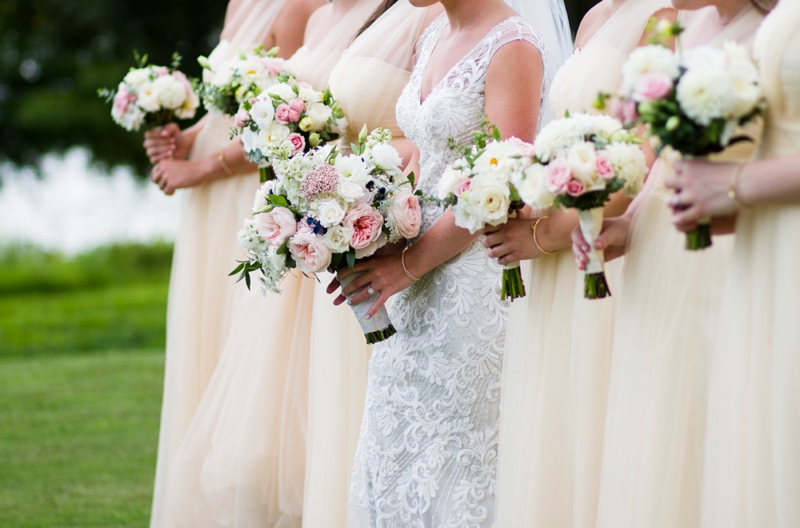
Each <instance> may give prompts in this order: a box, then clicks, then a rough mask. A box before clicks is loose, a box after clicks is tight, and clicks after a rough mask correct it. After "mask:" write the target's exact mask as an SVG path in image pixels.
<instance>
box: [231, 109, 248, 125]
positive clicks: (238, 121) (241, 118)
mask: <svg viewBox="0 0 800 528" xmlns="http://www.w3.org/2000/svg"><path fill="white" fill-rule="evenodd" d="M233 119H234V121H235V123H234V124H235V125H236V126H237V127H239V128H244V127H246V126H247V123H248V122H249V121H250V114H248V113H247V110H245V109H241V110H239V111H238V112H236V116H235V117H234V118H233Z"/></svg>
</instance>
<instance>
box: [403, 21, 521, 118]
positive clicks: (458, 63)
mask: <svg viewBox="0 0 800 528" xmlns="http://www.w3.org/2000/svg"><path fill="white" fill-rule="evenodd" d="M441 16H443V17H445V19H446V18H447V15H446V14H442V15H441ZM515 19H521V17H520V16H519V15H513V16H510V17H508V18H505V19H503V20H501V21H500V22H498V23H497V24H495V25H494V26H492V28H491V29H490V30H489V31H487V32H486V34H485V35H484V36H483V37H481V39H480V40H479V41H478V42H476V43H475V45H474V46H472V49H470V50H469V51H468V52H467V53H466V54H465V55H464V56H463V57H461V58H460V59H458V61H456V63H455V64H453V66H452V67H451V68H450V69H449V70H447V73H445V75H444V77H442V78H441V80H439V82H438V83H436V84H435V85H434V86H433V88H432V89H431V91H430V92H428V95H426V96H425V99H422V84H423V81H425V72H427V71H428V63H429V62H430V60H431V57H432V56H433V54H434V52H435V51H436V48H437V46H438V45H439V39H440V38H441V37H442V32H444V28H445V27H447V26H449V25H450V21H449V20H447V21H446V22H445V23H444V24H442V27H441V29H439V34H438V35H436V41H435V42H434V43H433V48H432V49H431V51H430V53H428V56H427V57H425V64H423V66H422V72H420V78H419V85H418V86H417V98H416V99H417V105H418V106H420V107H421V106H423V105H424V104H425V103H426V102H427V101H428V99H430V97H431V95H433V94H434V93H436V92H437V91H438V90H439V88H440V87H441V86H442V85H443V84H444V83H445V81H447V79H449V78H450V75H452V73H453V72H454V71H455V70H456V68H458V67H459V66H461V63H462V62H464V60H465V59H466V58H467V57H469V56H471V55H472V54H473V53H474V52H475V50H477V49H478V48H479V47H480V45H481V44H483V41H484V40H486V39H487V38H489V35H491V34H492V33H493V32H494V30H495V29H497V28H498V27H500V26H501V25H502V24H505V23H506V22H508V21H509V20H515Z"/></svg>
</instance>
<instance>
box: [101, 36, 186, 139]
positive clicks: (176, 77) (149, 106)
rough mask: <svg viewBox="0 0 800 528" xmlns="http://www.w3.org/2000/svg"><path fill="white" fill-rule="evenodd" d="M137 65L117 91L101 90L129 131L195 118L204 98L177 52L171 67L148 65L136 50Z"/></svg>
mask: <svg viewBox="0 0 800 528" xmlns="http://www.w3.org/2000/svg"><path fill="white" fill-rule="evenodd" d="M134 57H135V59H136V62H137V66H138V67H137V68H131V69H130V71H129V72H128V73H127V74H126V75H125V77H124V78H123V79H122V82H121V83H120V84H119V86H117V89H116V90H109V89H107V88H103V89H100V90H98V94H99V95H100V97H102V98H104V99H105V100H106V102H111V103H113V104H112V107H111V117H112V118H113V119H114V122H115V123H117V124H118V125H120V126H121V127H122V128H124V129H125V130H127V131H129V132H130V131H137V132H138V131H139V129H140V128H141V127H142V126H143V125H144V126H147V127H160V126H164V125H166V124H167V123H170V122H171V121H173V120H174V119H176V118H177V119H192V118H193V117H194V115H195V111H196V110H197V107H198V106H200V100H199V98H198V97H197V95H196V94H195V92H194V89H193V87H192V82H191V81H190V80H189V79H188V78H187V77H186V75H184V74H183V73H182V72H180V71H179V70H178V68H179V67H180V63H181V57H180V56H179V55H178V54H177V53H176V54H175V55H173V58H172V64H171V66H170V67H166V66H155V65H152V64H151V65H148V64H147V55H144V56H142V57H140V56H139V54H138V53H136V52H134Z"/></svg>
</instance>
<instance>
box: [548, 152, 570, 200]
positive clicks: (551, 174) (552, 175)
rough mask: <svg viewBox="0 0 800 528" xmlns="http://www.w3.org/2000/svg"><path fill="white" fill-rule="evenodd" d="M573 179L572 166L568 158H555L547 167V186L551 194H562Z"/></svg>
mask: <svg viewBox="0 0 800 528" xmlns="http://www.w3.org/2000/svg"><path fill="white" fill-rule="evenodd" d="M570 180H572V167H570V166H569V163H567V161H566V160H562V159H556V160H553V161H552V162H551V163H550V164H549V165H548V166H547V168H546V169H545V187H547V190H548V191H550V193H551V194H561V193H562V192H564V189H566V188H567V184H568V183H569V182H570Z"/></svg>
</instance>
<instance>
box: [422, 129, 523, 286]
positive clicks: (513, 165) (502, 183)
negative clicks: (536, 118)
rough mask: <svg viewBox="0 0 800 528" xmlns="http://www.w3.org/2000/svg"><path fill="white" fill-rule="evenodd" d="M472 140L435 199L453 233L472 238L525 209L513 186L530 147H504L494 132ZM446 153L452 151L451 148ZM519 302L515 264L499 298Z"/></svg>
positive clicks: (449, 170) (519, 277)
mask: <svg viewBox="0 0 800 528" xmlns="http://www.w3.org/2000/svg"><path fill="white" fill-rule="evenodd" d="M472 134H473V143H472V145H469V146H467V147H461V148H459V149H458V150H460V151H461V154H462V157H461V158H459V159H458V160H456V161H455V162H454V163H453V164H451V165H450V166H449V167H448V168H447V169H446V170H445V172H444V174H443V175H442V178H441V179H440V180H439V187H438V189H437V198H438V199H439V200H440V201H441V203H442V204H443V205H446V206H450V207H451V209H452V211H453V216H454V217H455V222H456V225H457V226H458V227H461V228H464V229H467V230H469V232H470V233H471V234H475V233H477V232H478V231H480V230H481V229H483V228H484V227H486V226H497V225H501V224H505V223H506V222H508V219H509V217H512V216H513V215H514V213H515V212H516V211H518V210H520V209H522V208H523V207H525V204H524V203H523V202H522V200H521V199H520V196H519V193H518V192H517V189H516V187H515V186H514V184H513V182H514V181H515V180H518V179H519V175H521V174H522V172H523V171H524V170H525V168H527V167H528V166H529V165H530V164H531V161H532V157H533V146H532V145H530V144H528V143H525V142H523V141H520V140H519V139H517V138H511V139H507V140H505V141H503V140H502V138H501V137H500V131H499V130H498V129H497V127H491V128H490V131H489V132H486V131H484V130H477V131H475V132H473V133H472ZM451 148H456V147H455V145H454V143H451ZM524 296H525V285H524V284H523V282H522V275H521V274H520V270H519V263H518V262H517V263H514V264H511V265H509V266H506V269H505V270H503V281H502V286H501V291H500V298H501V299H502V300H506V299H511V300H512V301H513V300H514V299H519V298H520V297H524Z"/></svg>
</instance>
